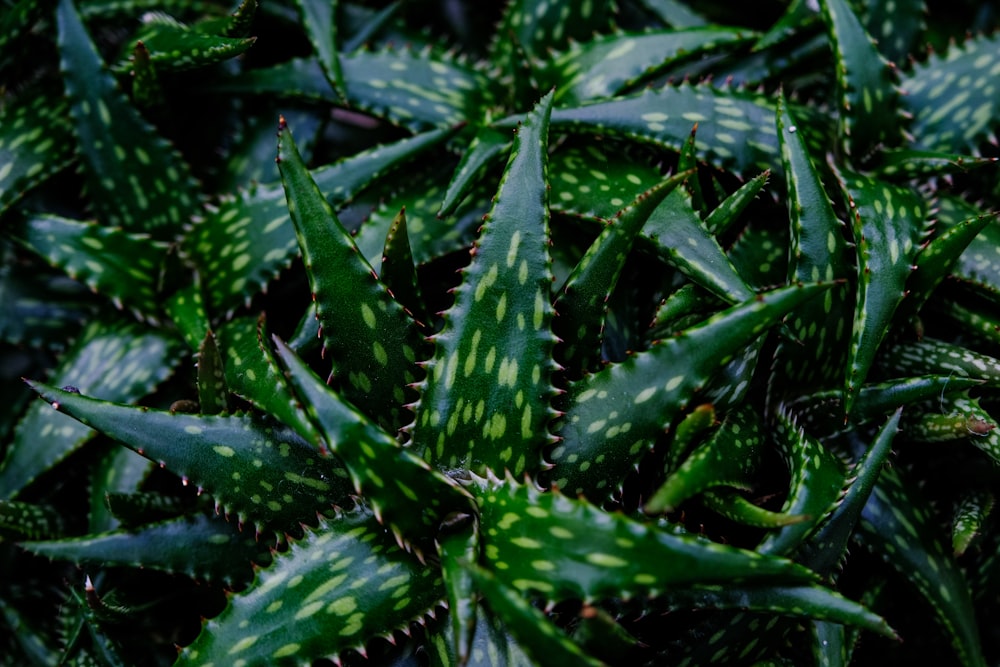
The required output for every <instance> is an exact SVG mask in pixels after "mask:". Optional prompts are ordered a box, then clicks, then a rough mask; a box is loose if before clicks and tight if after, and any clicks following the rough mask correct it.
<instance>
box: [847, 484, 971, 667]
mask: <svg viewBox="0 0 1000 667" xmlns="http://www.w3.org/2000/svg"><path fill="white" fill-rule="evenodd" d="M860 526H861V529H862V530H861V534H862V536H863V540H864V542H865V543H866V544H867V545H869V547H870V548H871V549H873V550H874V551H876V552H878V553H879V554H881V555H882V556H883V557H884V558H885V560H886V562H888V563H889V564H890V565H891V566H892V567H893V568H894V569H895V570H896V571H897V572H898V573H899V574H900V575H902V576H903V577H904V578H905V579H906V580H907V581H908V582H909V583H910V584H911V585H912V586H913V587H914V588H915V589H916V591H917V592H918V593H919V594H920V595H921V596H922V597H923V598H924V600H925V601H926V602H927V603H928V604H929V605H930V606H931V608H932V610H933V612H934V616H935V617H936V618H937V620H938V621H939V622H940V624H941V625H942V626H943V627H944V629H945V631H946V632H947V634H948V637H949V639H950V640H951V643H952V647H953V648H954V650H955V654H956V657H957V658H958V661H959V662H960V664H962V665H965V666H967V667H972V666H976V667H980V666H984V665H986V661H985V659H984V658H983V653H982V647H981V645H980V640H979V631H978V624H977V623H976V617H975V613H974V611H973V608H972V601H971V597H970V594H969V585H968V583H967V582H966V581H965V578H964V577H963V576H962V572H961V570H960V569H959V568H958V565H957V564H956V563H955V561H954V559H953V558H952V557H951V554H950V553H948V552H947V551H945V548H944V545H943V544H942V541H941V538H940V537H939V536H938V534H937V533H936V526H935V525H934V522H933V520H932V519H931V516H930V514H929V512H928V510H927V505H926V504H925V503H923V502H921V501H920V500H919V498H918V497H917V496H916V495H915V494H914V493H913V492H912V491H911V490H910V489H909V488H908V487H907V486H905V485H904V483H903V481H902V480H901V478H900V476H899V473H898V472H897V471H896V469H894V468H885V469H883V470H882V475H881V477H880V478H879V482H878V484H877V485H876V486H875V490H874V492H873V493H872V495H871V497H870V498H869V499H868V503H867V504H866V505H865V508H864V511H863V512H862V516H861V522H860ZM890 620H891V618H890Z"/></svg>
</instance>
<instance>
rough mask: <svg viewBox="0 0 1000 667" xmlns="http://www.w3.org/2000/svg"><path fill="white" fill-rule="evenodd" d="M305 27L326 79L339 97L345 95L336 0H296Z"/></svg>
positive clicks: (337, 3)
mask: <svg viewBox="0 0 1000 667" xmlns="http://www.w3.org/2000/svg"><path fill="white" fill-rule="evenodd" d="M295 4H296V6H297V7H298V10H299V15H300V16H301V17H302V27H303V28H305V31H306V35H307V36H308V37H309V42H310V43H311V44H312V47H313V51H314V52H315V54H316V59H317V60H318V61H319V65H320V67H322V68H323V73H324V74H325V75H326V78H327V81H329V82H330V85H331V86H332V87H333V89H334V91H336V93H337V95H338V96H340V97H343V96H344V73H343V71H342V70H341V68H340V54H339V53H338V52H337V42H338V40H339V35H338V33H339V30H338V28H339V26H338V23H339V22H338V21H337V12H338V10H339V4H340V3H339V2H338V1H337V0H296V3H295Z"/></svg>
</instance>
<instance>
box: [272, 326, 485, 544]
mask: <svg viewBox="0 0 1000 667" xmlns="http://www.w3.org/2000/svg"><path fill="white" fill-rule="evenodd" d="M277 349H278V356H279V357H280V358H281V362H282V364H283V365H284V367H285V368H286V369H287V376H288V380H289V383H290V384H291V386H292V387H293V388H294V389H295V393H296V394H297V395H298V397H299V399H300V400H301V402H302V403H303V405H304V406H305V410H306V413H307V414H308V415H309V418H310V419H311V420H312V421H313V423H314V424H315V425H316V427H317V428H318V430H319V432H320V433H321V434H322V436H323V441H324V443H325V444H326V446H327V447H328V448H329V450H330V451H331V452H333V453H334V454H335V455H337V456H338V457H339V458H340V460H341V461H343V462H344V466H345V467H346V468H347V471H348V474H349V475H350V477H351V482H352V483H353V484H354V489H355V491H357V493H358V494H359V495H363V496H364V497H365V499H366V500H367V501H368V504H369V505H370V506H371V508H372V511H373V512H374V513H375V516H376V518H378V520H379V521H380V522H382V523H384V524H385V525H386V526H388V527H389V528H390V529H391V530H392V532H393V533H394V534H395V535H396V538H397V539H398V540H399V541H400V542H401V543H402V544H404V545H405V546H406V547H407V549H410V548H413V549H414V550H417V551H418V552H421V551H422V550H423V549H424V548H425V546H426V544H427V543H429V540H430V539H431V538H433V537H434V536H436V534H437V530H438V528H439V527H440V525H441V523H442V521H443V520H444V518H445V516H447V515H448V514H450V513H451V512H471V509H472V499H471V497H470V496H469V494H468V493H467V492H466V491H465V490H464V489H463V488H462V487H460V486H458V484H457V483H456V482H454V481H452V480H451V478H449V477H446V476H444V475H443V474H441V473H440V472H438V471H436V470H434V469H432V468H431V467H430V466H429V465H428V464H427V463H425V462H424V460H423V459H420V458H418V457H417V456H416V455H414V454H413V452H412V451H411V450H409V449H404V448H403V447H402V446H400V444H399V443H398V442H396V441H395V439H393V438H392V436H390V435H389V434H388V433H386V432H385V431H383V430H382V429H381V428H379V427H378V426H377V425H376V424H374V423H373V422H372V421H371V420H370V419H368V418H367V417H365V415H363V414H362V413H361V412H359V411H358V410H357V409H355V408H354V407H353V406H352V405H350V404H348V403H347V402H345V401H344V400H343V399H341V398H340V397H339V396H338V395H337V394H335V393H334V392H333V391H331V390H330V388H329V387H327V386H326V384H325V383H324V382H323V381H322V380H320V379H319V377H317V376H316V374H315V373H314V372H313V371H312V370H311V369H310V368H309V367H308V366H306V364H305V363H304V362H303V361H302V360H301V359H300V358H299V357H298V356H297V355H296V354H295V353H294V352H292V351H291V350H290V349H289V348H288V347H287V346H286V345H284V344H283V343H281V342H280V341H279V342H278V343H277Z"/></svg>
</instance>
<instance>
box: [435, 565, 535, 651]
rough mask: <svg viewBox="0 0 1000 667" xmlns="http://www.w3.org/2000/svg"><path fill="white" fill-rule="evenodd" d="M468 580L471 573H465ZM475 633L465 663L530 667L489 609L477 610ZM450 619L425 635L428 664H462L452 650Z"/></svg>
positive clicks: (520, 649) (453, 649) (518, 645)
mask: <svg viewBox="0 0 1000 667" xmlns="http://www.w3.org/2000/svg"><path fill="white" fill-rule="evenodd" d="M468 576H469V579H470V580H471V578H472V576H471V575H468ZM476 616H477V619H478V620H477V621H476V628H475V629H476V634H475V636H474V637H473V638H472V648H471V650H470V651H469V656H468V658H469V659H468V662H466V663H465V665H466V667H496V666H497V665H504V667H534V665H535V662H534V661H533V660H532V659H531V658H529V657H528V656H527V655H526V654H525V651H524V649H523V648H521V645H520V644H519V643H518V642H517V641H515V640H514V638H513V637H512V636H511V635H510V632H508V630H507V628H506V626H504V624H503V622H502V621H501V620H500V619H498V618H497V616H496V614H494V613H493V612H491V611H490V610H489V609H487V608H485V607H483V606H480V607H479V608H478V610H477V614H476ZM451 627H452V626H451V623H449V622H444V623H438V628H436V629H435V628H432V629H431V632H430V636H429V637H428V647H427V658H428V660H429V662H430V665H431V667H453V666H454V665H458V664H462V663H461V662H460V661H459V657H458V653H456V652H455V638H454V635H453V634H452V632H451Z"/></svg>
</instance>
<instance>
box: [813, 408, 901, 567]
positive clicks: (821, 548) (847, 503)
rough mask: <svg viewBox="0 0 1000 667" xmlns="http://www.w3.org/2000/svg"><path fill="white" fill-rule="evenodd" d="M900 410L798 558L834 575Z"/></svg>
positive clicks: (853, 472)
mask: <svg viewBox="0 0 1000 667" xmlns="http://www.w3.org/2000/svg"><path fill="white" fill-rule="evenodd" d="M901 414H902V410H901V409H900V410H896V412H895V413H893V415H892V416H891V417H890V418H889V419H888V420H887V421H886V422H885V424H884V425H883V426H882V428H880V429H879V431H878V433H877V434H876V435H875V439H874V440H873V441H872V443H871V446H870V447H868V449H867V450H866V451H865V453H864V455H863V456H862V458H861V460H860V461H858V462H857V464H855V466H854V468H853V469H852V470H851V472H850V474H849V475H848V478H847V482H846V491H845V492H844V495H843V497H842V498H841V499H840V500H839V501H837V504H836V506H835V507H834V508H833V510H832V511H831V512H830V515H829V517H828V518H827V519H826V520H825V521H824V522H823V523H822V524H821V525H820V527H819V528H818V529H817V530H816V532H815V533H814V534H813V535H812V536H811V537H810V538H809V540H808V541H807V542H805V543H804V544H803V545H802V546H801V547H799V549H798V551H797V552H796V556H795V560H796V562H799V563H802V564H803V565H805V566H807V567H808V568H809V569H811V570H813V571H814V572H819V573H820V574H821V575H823V576H824V577H827V578H832V575H833V574H834V573H835V570H836V568H837V566H838V565H840V563H841V562H842V560H843V558H844V557H845V555H846V553H847V544H848V540H850V538H851V535H853V534H854V531H855V528H856V526H857V523H858V520H859V519H860V518H861V513H862V511H863V510H864V508H865V505H866V504H867V502H868V498H869V497H870V496H871V493H872V490H873V489H874V488H875V484H876V483H877V482H878V479H879V475H880V474H881V472H882V466H883V464H884V463H885V462H886V461H887V460H888V458H889V453H890V451H891V448H892V441H893V439H894V438H895V436H896V433H897V431H898V429H899V419H900V415H901Z"/></svg>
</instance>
